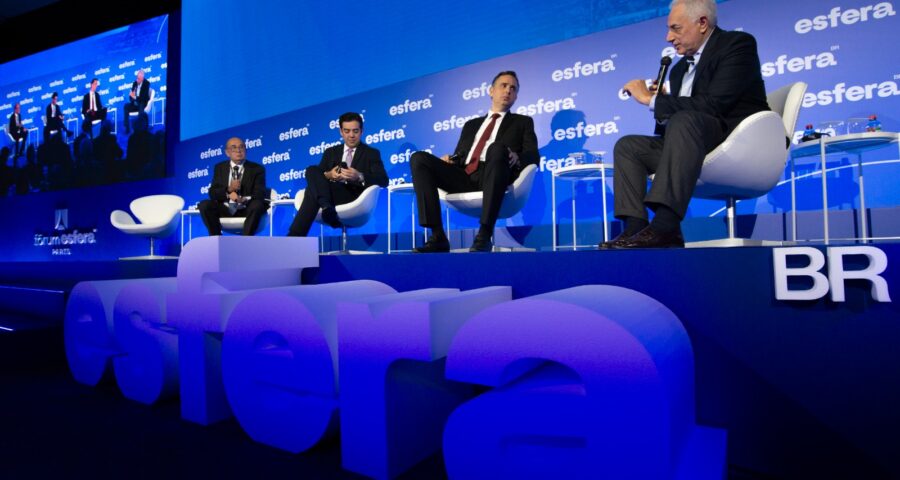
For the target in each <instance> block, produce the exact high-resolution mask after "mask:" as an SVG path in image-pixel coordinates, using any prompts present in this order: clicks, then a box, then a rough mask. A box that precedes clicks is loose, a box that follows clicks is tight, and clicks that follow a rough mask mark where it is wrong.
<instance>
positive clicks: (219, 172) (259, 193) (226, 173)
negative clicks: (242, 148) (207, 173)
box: [209, 160, 269, 203]
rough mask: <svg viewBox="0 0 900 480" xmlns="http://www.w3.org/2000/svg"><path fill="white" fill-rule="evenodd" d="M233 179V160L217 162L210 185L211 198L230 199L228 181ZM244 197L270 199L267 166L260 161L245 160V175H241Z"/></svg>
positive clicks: (225, 200) (220, 200)
mask: <svg viewBox="0 0 900 480" xmlns="http://www.w3.org/2000/svg"><path fill="white" fill-rule="evenodd" d="M230 181H231V160H225V161H224V162H219V163H217V164H216V166H215V169H214V170H213V180H212V184H210V186H209V198H210V199H211V200H214V201H216V202H222V203H225V202H227V201H228V183H229V182H230ZM239 193H240V195H241V196H242V197H247V196H249V197H251V199H254V200H263V201H265V200H268V199H269V195H268V191H267V189H266V168H265V167H263V166H262V165H260V164H258V163H253V162H251V161H249V160H244V176H242V177H241V191H240V192H239Z"/></svg>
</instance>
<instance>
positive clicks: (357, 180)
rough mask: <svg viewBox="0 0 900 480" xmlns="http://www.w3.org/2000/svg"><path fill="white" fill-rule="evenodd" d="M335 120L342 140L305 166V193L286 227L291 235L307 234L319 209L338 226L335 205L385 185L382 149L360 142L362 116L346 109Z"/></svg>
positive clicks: (325, 217)
mask: <svg viewBox="0 0 900 480" xmlns="http://www.w3.org/2000/svg"><path fill="white" fill-rule="evenodd" d="M338 123H339V125H340V129H341V138H343V139H344V143H343V145H335V146H333V147H331V148H329V149H327V150H325V153H324V154H322V160H321V161H320V162H319V164H318V165H313V166H310V167H307V169H306V192H305V193H304V196H303V202H301V203H300V209H299V210H297V215H296V216H295V217H294V221H293V222H292V223H291V228H290V230H288V236H290V237H302V236H306V234H307V233H309V228H310V226H311V225H312V222H313V220H315V219H316V215H317V214H318V213H319V209H322V221H323V222H325V223H327V224H328V225H330V226H332V227H335V228H337V227H340V226H341V221H340V218H338V214H337V211H336V210H335V208H334V207H335V206H336V205H342V204H345V203H350V202H352V201H353V200H356V198H357V197H359V196H360V194H362V192H363V190H365V189H366V187H369V186H371V185H379V186H382V187H386V186H387V184H388V178H387V173H385V171H384V164H383V163H382V162H381V152H379V151H378V150H377V149H375V148H372V147H370V146H368V145H366V144H365V143H362V142H361V141H360V139H361V138H362V133H363V118H362V116H361V115H360V114H358V113H353V112H348V113H345V114H343V115H341V116H340V118H339V120H338Z"/></svg>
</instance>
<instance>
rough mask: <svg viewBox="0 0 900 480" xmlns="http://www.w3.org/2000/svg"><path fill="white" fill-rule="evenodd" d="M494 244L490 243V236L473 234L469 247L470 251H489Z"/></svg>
mask: <svg viewBox="0 0 900 480" xmlns="http://www.w3.org/2000/svg"><path fill="white" fill-rule="evenodd" d="M493 248H494V246H493V245H491V237H489V236H487V235H475V240H474V241H473V242H472V246H471V247H469V251H470V252H490V251H491V250H493Z"/></svg>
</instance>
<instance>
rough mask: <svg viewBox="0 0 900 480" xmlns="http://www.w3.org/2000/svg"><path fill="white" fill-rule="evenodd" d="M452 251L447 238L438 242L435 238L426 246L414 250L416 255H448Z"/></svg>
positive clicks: (429, 240) (430, 239)
mask: <svg viewBox="0 0 900 480" xmlns="http://www.w3.org/2000/svg"><path fill="white" fill-rule="evenodd" d="M449 251H450V241H448V240H447V239H446V238H445V239H443V240H436V239H435V238H434V237H431V238H429V239H428V241H427V242H425V245H422V246H421V247H416V248H414V249H413V252H415V253H446V252H449Z"/></svg>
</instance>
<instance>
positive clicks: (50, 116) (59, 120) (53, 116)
mask: <svg viewBox="0 0 900 480" xmlns="http://www.w3.org/2000/svg"><path fill="white" fill-rule="evenodd" d="M58 101H59V94H58V93H57V92H53V94H52V95H50V104H49V105H47V110H46V112H44V113H45V114H46V115H47V126H46V127H44V138H48V137H49V136H50V131H51V130H56V131H63V130H65V132H66V135H68V136H70V137H71V136H72V131H71V130H69V129H68V128H66V124H65V123H64V122H65V119H66V117H65V115H63V113H62V109H61V108H60V106H59V103H58Z"/></svg>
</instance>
